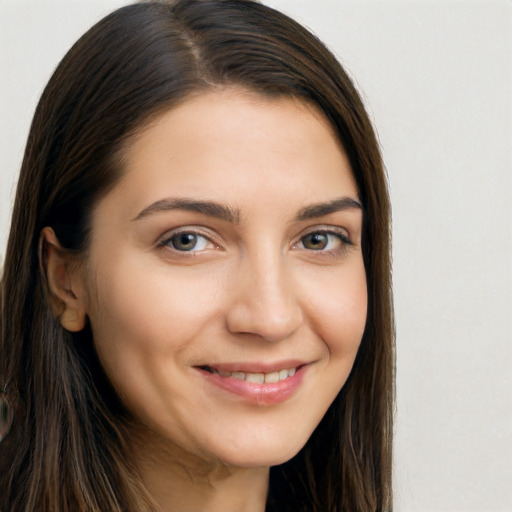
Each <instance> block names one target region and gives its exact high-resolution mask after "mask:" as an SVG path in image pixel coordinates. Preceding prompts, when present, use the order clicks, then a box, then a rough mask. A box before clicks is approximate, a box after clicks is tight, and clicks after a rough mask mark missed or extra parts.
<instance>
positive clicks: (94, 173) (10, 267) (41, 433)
mask: <svg viewBox="0 0 512 512" xmlns="http://www.w3.org/2000/svg"><path fill="white" fill-rule="evenodd" d="M389 240H390V235H389V204H388V196H387V189H386V180H385V176H384V172H383V168H382V162H381V157H380V154H379V150H378V145H377V143H376V139H375V135H374V132H373V130H372V127H371V124H370V122H369V120H368V116H367V115H366V113H365V110H364V107H363V105H362V103H361V101H360V99H359V96H358V95H357V92H356V91H355V89H354V87H353V85H352V83H351V82H350V80H349V79H348V77H347V75H346V74H345V72H344V71H343V70H342V68H341V67H340V65H339V64H338V63H337V61H336V60H335V59H334V58H333V56H332V55H331V54H330V53H329V52H328V51H327V50H326V48H325V47H324V46H323V45H322V44H321V43H320V42H319V41H318V40H317V39H316V38H315V37H314V36H312V35H311V34H310V33H308V32H307V31H306V30H305V29H304V28H302V27H301V26H299V25H298V24H297V23H295V22H294V21H292V20H290V19H289V18H287V17H286V16H284V15H282V14H280V13H278V12H276V11H274V10H272V9H270V8H268V7H265V6H263V5H261V4H259V3H256V2H252V1H247V0H203V1H201V0H178V1H176V2H167V3H162V2H158V3H152V2H149V3H143V4H138V5H132V6H127V7H125V8H122V9H119V10H118V11H115V12H114V13H112V14H111V15H109V16H107V17H106V18H104V19H103V20H101V21H100V22H99V23H98V24H97V25H95V26H94V27H93V28H92V29H91V30H90V31H88V32H87V33H86V34H85V35H84V36H83V37H82V38H81V39H80V40H79V41H78V42H77V43H76V44H75V45H74V47H73V48H72V49H71V50H70V52H69V53H68V54H67V55H66V57H65V58H64V59H63V61H62V63H61V64H60V65H59V67H58V69H57V70H56V72H55V73H54V75H53V77H52V78H51V80H50V82H49V84H48V86H47V88H46V89H45V91H44V93H43V96H42V98H41V100H40V103H39V106H38V108H37V110H36V113H35V116H34V120H33V124H32V128H31V132H30V136H29V139H28V143H27V149H26V153H25V158H24V161H23V165H22V170H21V175H20V181H19V184H18V190H17V196H16V202H15V207H14V212H13V220H12V228H11V233H10V237H9V242H8V248H7V254H6V261H5V267H4V274H3V280H2V355H3V357H2V365H1V376H0V378H1V382H0V384H1V386H2V388H3V389H4V393H3V396H4V400H5V402H6V403H8V404H9V411H12V414H13V418H14V419H13V423H12V426H11V428H10V432H9V434H8V435H6V437H5V439H4V440H3V441H2V443H1V444H0V450H1V451H0V453H1V462H0V466H1V468H0V469H1V476H0V510H2V512H12V511H17V512H19V511H27V512H28V511H35V510H37V511H52V512H55V511H102V512H104V511H175V510H178V511H180V512H186V511H198V510H201V511H212V510H223V511H229V510H232V511H238V512H241V511H251V512H252V511H263V510H275V511H286V510H290V511H292V510H293V511H301V510H302V511H308V512H309V511H342V510H343V511H355V510H357V511H370V510H371V511H377V510H379V511H380V510H391V436H392V430H391V427H392V422H391V419H392V406H393V324H392V306H391V286H390V257H389V250H390V242H389ZM5 416H6V417H7V413H6V414H5Z"/></svg>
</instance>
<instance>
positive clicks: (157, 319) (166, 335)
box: [90, 257, 218, 395]
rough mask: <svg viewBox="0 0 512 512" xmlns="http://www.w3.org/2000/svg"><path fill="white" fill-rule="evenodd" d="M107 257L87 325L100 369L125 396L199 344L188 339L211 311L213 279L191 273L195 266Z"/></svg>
mask: <svg viewBox="0 0 512 512" xmlns="http://www.w3.org/2000/svg"><path fill="white" fill-rule="evenodd" d="M110 262H111V263H109V264H108V265H104V266H103V267H99V266H98V268H99V270H98V272H97V275H96V280H95V281H96V285H95V290H94V297H95V300H94V304H93V305H92V308H91V315H90V316H91V326H92V331H93V336H94V343H95V346H96V350H97V352H98V355H99V358H100V361H101V363H102V366H103V367H104V369H105V372H106V373H107V375H108V377H109V378H110V380H111V381H112V383H113V385H114V387H115V388H116V389H117V390H118V392H119V393H120V394H121V395H123V394H124V395H126V392H127V390H128V392H129V389H130V387H131V386H133V382H137V383H138V385H141V384H142V383H143V380H144V379H145V378H146V376H153V377H154V379H153V380H154V381H155V382H158V379H160V375H158V372H156V370H155V369H156V368H160V367H161V363H162V361H168V362H169V364H172V363H173V362H175V363H176V362H180V361H181V362H183V361H184V360H186V359H187V358H188V359H189V358H190V357H191V352H192V351H193V350H194V349H196V350H198V349H199V348H195V345H194V343H192V340H193V339H194V338H195V337H197V334H198V333H199V332H200V331H201V329H202V328H203V326H204V325H205V323H206V322H207V320H209V319H211V318H212V317H215V315H216V310H215V305H216V303H217V302H218V301H216V299H215V296H216V295H217V294H218V291H217V289H218V283H217V282H216V281H215V279H214V278H213V277H212V273H211V272H210V273H208V274H206V273H203V274H204V275H197V274H198V272H196V275H190V274H191V273H194V270H192V271H190V269H176V268H172V267H171V266H169V265H165V264H160V265H153V266H148V265H145V264H143V262H141V261H138V260H137V259H136V258H130V257H124V258H122V257H118V258H110ZM177 366H179V365H177ZM161 378H162V379H163V380H164V379H165V372H164V371H162V376H161Z"/></svg>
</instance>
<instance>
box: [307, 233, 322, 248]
mask: <svg viewBox="0 0 512 512" xmlns="http://www.w3.org/2000/svg"><path fill="white" fill-rule="evenodd" d="M302 243H303V244H304V247H306V249H313V250H321V249H325V247H326V246H327V243H328V238H327V235H326V234H324V233H311V234H310V235H306V236H305V237H304V238H303V239H302Z"/></svg>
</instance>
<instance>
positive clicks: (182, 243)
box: [172, 233, 197, 251]
mask: <svg viewBox="0 0 512 512" xmlns="http://www.w3.org/2000/svg"><path fill="white" fill-rule="evenodd" d="M196 244H197V235H194V233H179V234H178V235H176V236H173V237H172V245H173V247H174V248H175V249H178V250H180V251H191V250H192V249H194V247H195V246H196Z"/></svg>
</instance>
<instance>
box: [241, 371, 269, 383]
mask: <svg viewBox="0 0 512 512" xmlns="http://www.w3.org/2000/svg"><path fill="white" fill-rule="evenodd" d="M245 380H246V381H247V382H254V383H255V384H263V383H264V382H265V375H264V374H263V373H246V374H245Z"/></svg>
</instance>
